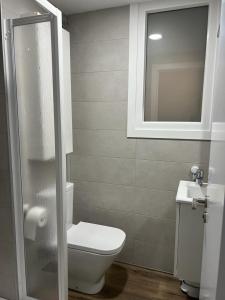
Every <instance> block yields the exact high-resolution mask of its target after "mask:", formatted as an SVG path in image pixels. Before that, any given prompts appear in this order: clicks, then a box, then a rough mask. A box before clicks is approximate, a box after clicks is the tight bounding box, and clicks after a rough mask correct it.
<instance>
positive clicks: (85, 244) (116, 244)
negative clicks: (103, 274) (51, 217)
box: [67, 222, 126, 255]
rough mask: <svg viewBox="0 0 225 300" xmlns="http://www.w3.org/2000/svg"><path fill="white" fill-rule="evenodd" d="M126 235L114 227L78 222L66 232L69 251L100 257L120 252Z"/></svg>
mask: <svg viewBox="0 0 225 300" xmlns="http://www.w3.org/2000/svg"><path fill="white" fill-rule="evenodd" d="M125 239H126V234H125V233H124V232H123V231H122V230H120V229H118V228H114V227H108V226H102V225H97V224H92V223H86V222H80V223H79V224H77V225H72V226H71V227H70V229H69V230H68V231H67V243H68V247H69V249H76V250H83V251H86V252H92V253H96V254H101V255H110V254H115V253H117V252H120V250H121V249H122V247H123V245H124V242H125Z"/></svg>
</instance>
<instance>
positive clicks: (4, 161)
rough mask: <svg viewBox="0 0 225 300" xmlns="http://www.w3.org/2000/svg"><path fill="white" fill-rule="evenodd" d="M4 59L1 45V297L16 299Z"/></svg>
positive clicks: (10, 299)
mask: <svg viewBox="0 0 225 300" xmlns="http://www.w3.org/2000/svg"><path fill="white" fill-rule="evenodd" d="M0 40H1V39H0ZM2 59H3V58H2V48H1V47H0V298H1V297H2V298H6V299H9V300H14V299H17V281H16V279H17V278H16V276H17V275H16V249H15V234H14V226H13V207H12V199H11V194H10V171H9V149H8V136H7V121H6V98H5V89H4V75H3V61H2Z"/></svg>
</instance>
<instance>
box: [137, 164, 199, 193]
mask: <svg viewBox="0 0 225 300" xmlns="http://www.w3.org/2000/svg"><path fill="white" fill-rule="evenodd" d="M193 163H194V161H193ZM193 163H180V162H167V161H149V160H136V185H137V186H140V187H147V188H151V189H159V190H170V191H176V190H177V187H178V184H179V181H180V180H190V169H191V166H192V164H193ZM201 167H203V166H201Z"/></svg>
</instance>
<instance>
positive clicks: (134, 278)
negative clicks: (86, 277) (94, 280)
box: [69, 264, 190, 300]
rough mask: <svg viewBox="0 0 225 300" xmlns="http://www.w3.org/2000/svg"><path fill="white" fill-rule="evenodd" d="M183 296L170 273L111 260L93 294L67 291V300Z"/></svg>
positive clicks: (162, 299) (173, 298)
mask: <svg viewBox="0 0 225 300" xmlns="http://www.w3.org/2000/svg"><path fill="white" fill-rule="evenodd" d="M75 299H76V300H95V299H108V300H109V299H111V300H113V299H116V300H185V299H189V300H190V298H188V297H187V296H186V295H184V294H183V293H182V292H181V291H180V282H179V281H178V280H176V279H174V278H173V276H171V275H167V274H164V273H160V272H156V271H149V270H145V269H142V268H137V267H133V266H129V265H124V264H114V265H113V266H112V267H111V268H110V270H109V271H108V272H107V274H106V285H105V287H104V288H103V290H102V291H101V292H100V293H99V294H98V295H94V296H90V295H84V294H81V293H77V292H74V291H69V300H75Z"/></svg>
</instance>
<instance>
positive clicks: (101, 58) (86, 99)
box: [68, 7, 209, 272]
mask: <svg viewBox="0 0 225 300" xmlns="http://www.w3.org/2000/svg"><path fill="white" fill-rule="evenodd" d="M69 30H70V32H71V56H72V57H71V60H72V88H73V90H72V97H73V128H74V154H73V155H71V156H70V160H69V164H68V166H69V173H70V180H72V181H73V182H75V198H74V222H78V221H79V220H83V221H89V222H95V223H98V224H104V225H111V226H115V227H118V228H122V229H124V230H125V232H126V234H127V242H126V246H125V249H124V251H123V253H122V254H121V256H120V257H119V260H120V261H123V262H127V263H131V264H135V265H140V266H144V267H146V268H154V269H159V270H163V271H167V272H172V271H173V257H174V236H175V194H176V189H177V186H178V182H179V180H180V179H189V176H190V167H191V166H192V165H193V163H195V164H200V165H201V166H203V167H205V168H206V169H207V165H208V156H209V143H208V142H199V141H181V140H180V141H176V140H147V139H146V140H144V139H127V138H126V123H127V90H128V44H129V8H128V7H122V8H113V9H107V10H102V11H96V12H90V13H85V14H80V15H73V16H71V17H69Z"/></svg>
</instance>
